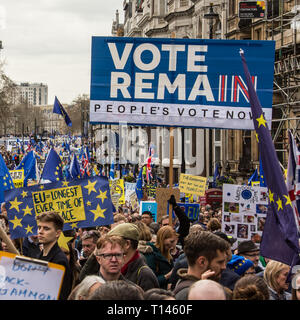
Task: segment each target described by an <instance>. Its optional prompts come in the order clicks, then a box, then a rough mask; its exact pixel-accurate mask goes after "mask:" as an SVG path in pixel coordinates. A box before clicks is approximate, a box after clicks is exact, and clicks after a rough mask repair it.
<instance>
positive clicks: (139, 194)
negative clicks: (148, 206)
mask: <svg viewBox="0 0 300 320" xmlns="http://www.w3.org/2000/svg"><path fill="white" fill-rule="evenodd" d="M135 193H136V196H137V198H138V200H141V199H142V198H143V167H142V168H141V169H140V173H139V176H138V178H137V181H136V185H135Z"/></svg>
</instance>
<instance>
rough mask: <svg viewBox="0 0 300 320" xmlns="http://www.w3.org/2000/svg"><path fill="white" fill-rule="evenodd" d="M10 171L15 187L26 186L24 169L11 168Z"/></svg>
mask: <svg viewBox="0 0 300 320" xmlns="http://www.w3.org/2000/svg"><path fill="white" fill-rule="evenodd" d="M9 173H10V176H11V178H12V180H13V183H14V185H15V188H23V187H24V169H20V170H9Z"/></svg>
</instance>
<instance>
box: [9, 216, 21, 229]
mask: <svg viewBox="0 0 300 320" xmlns="http://www.w3.org/2000/svg"><path fill="white" fill-rule="evenodd" d="M9 221H10V222H11V223H13V225H14V227H13V230H15V229H16V227H21V228H22V227H23V226H22V223H21V221H22V219H18V218H17V216H15V218H14V220H9Z"/></svg>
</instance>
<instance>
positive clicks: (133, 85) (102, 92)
mask: <svg viewBox="0 0 300 320" xmlns="http://www.w3.org/2000/svg"><path fill="white" fill-rule="evenodd" d="M240 49H243V50H244V54H245V57H246V59H247V62H248V67H249V70H250V73H251V76H252V81H253V84H254V87H255V88H256V91H257V94H258V97H259V99H260V102H261V105H262V108H263V111H264V113H265V119H266V120H267V121H268V124H269V125H271V119H272V95H273V70H274V53H275V42H274V41H254V40H215V39H167V38H166V39H162V38H161V39H160V38H151V39H150V38H126V37H92V61H91V90H90V100H91V101H90V122H91V123H94V124H96V123H108V124H118V123H120V122H123V123H127V124H131V125H155V126H160V125H163V126H174V127H176V126H180V127H184V126H185V127H198V128H199V127H211V128H231V129H232V128H235V129H249V130H253V129H254V127H253V120H252V118H251V117H252V114H251V108H250V104H249V99H248V89H247V85H246V82H245V80H244V71H243V66H242V61H241V57H240V54H239V51H240Z"/></svg>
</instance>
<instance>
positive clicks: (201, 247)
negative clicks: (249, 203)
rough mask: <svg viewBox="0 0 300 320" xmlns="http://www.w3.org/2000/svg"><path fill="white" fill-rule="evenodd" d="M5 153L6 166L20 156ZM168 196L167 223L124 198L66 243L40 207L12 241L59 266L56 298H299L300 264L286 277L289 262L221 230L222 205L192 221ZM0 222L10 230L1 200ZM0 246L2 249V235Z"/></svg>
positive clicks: (58, 224) (55, 219)
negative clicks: (107, 218)
mask: <svg viewBox="0 0 300 320" xmlns="http://www.w3.org/2000/svg"><path fill="white" fill-rule="evenodd" d="M3 157H4V159H5V161H6V163H7V165H8V167H9V168H12V169H13V168H14V165H17V164H18V162H19V161H20V159H19V158H16V157H13V156H11V154H10V153H9V152H7V153H5V152H4V153H3ZM168 202H169V205H171V206H172V208H173V210H174V212H175V215H176V217H175V219H173V220H172V223H170V220H169V216H167V215H163V216H162V217H161V218H160V220H159V221H154V219H153V216H152V213H151V212H150V211H144V212H142V214H139V212H138V211H137V209H134V208H132V207H131V205H130V204H129V203H128V202H126V205H123V206H120V207H119V208H117V211H116V212H114V223H113V224H111V225H105V226H98V227H96V228H84V229H81V228H79V229H75V230H70V231H64V234H65V236H68V237H71V238H72V240H70V241H69V242H68V249H66V248H60V247H59V246H58V243H57V240H58V238H59V235H60V233H61V232H63V231H62V230H63V224H64V221H63V219H62V218H61V216H60V215H59V214H58V213H56V212H53V213H51V214H49V213H47V214H44V215H43V214H41V215H39V217H38V219H37V222H38V234H37V235H35V236H30V237H28V238H24V239H15V240H13V243H14V245H15V247H16V248H17V249H18V250H19V251H20V252H21V254H23V255H24V256H28V257H31V258H38V259H41V260H46V261H50V262H54V263H58V264H62V265H64V266H65V269H66V271H65V276H64V279H63V285H62V288H61V291H60V297H59V298H60V299H62V300H67V299H68V300H300V272H298V273H297V272H296V273H294V274H293V275H292V278H291V279H290V280H289V282H287V279H288V274H289V271H290V267H289V266H288V265H285V264H283V263H281V262H278V261H274V260H270V259H266V258H264V257H261V256H260V252H259V247H258V246H257V239H252V240H245V241H242V242H239V243H238V244H237V243H236V239H234V238H232V237H229V236H227V235H226V234H225V233H223V232H222V231H221V219H222V209H221V208H220V207H217V208H213V207H212V206H211V205H202V206H201V208H200V213H199V217H198V220H197V221H194V222H190V220H189V219H188V217H187V216H186V215H185V213H184V212H183V211H182V209H181V208H180V206H178V204H177V202H176V200H175V197H174V196H173V195H172V196H171V197H170V199H169V200H168ZM0 223H1V226H2V228H3V229H4V230H5V231H6V232H7V234H8V235H9V228H8V220H7V212H6V208H5V204H2V207H1V215H0ZM0 250H3V251H8V247H7V244H6V243H5V241H3V239H2V241H1V243H0Z"/></svg>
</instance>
